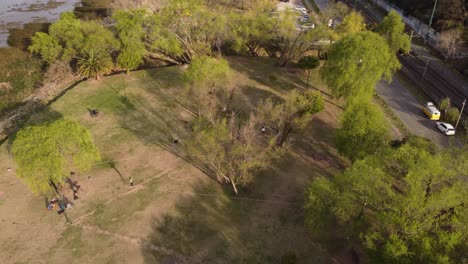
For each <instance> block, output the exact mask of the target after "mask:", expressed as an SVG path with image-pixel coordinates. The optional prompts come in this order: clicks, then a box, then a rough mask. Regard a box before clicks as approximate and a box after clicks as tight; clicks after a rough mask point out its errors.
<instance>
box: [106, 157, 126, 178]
mask: <svg viewBox="0 0 468 264" xmlns="http://www.w3.org/2000/svg"><path fill="white" fill-rule="evenodd" d="M109 165H110V167H111V168H112V169H113V170H114V171H115V172H116V173H117V175H119V178H120V180H121V181H122V182H124V181H125V177H124V176H123V174H122V172H120V170H119V169H117V166H116V164H115V162H114V161H111V162H109Z"/></svg>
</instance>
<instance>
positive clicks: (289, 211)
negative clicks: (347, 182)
mask: <svg viewBox="0 0 468 264" xmlns="http://www.w3.org/2000/svg"><path fill="white" fill-rule="evenodd" d="M277 187H278V186H276V188H277ZM244 198H248V199H244ZM257 198H258V199H259V200H258V201H257V200H255V199H257ZM271 202H272V203H271V204H267V203H268V202H265V201H263V200H262V195H261V194H258V193H250V194H249V196H248V197H247V196H246V195H244V194H241V195H240V196H239V197H232V192H231V191H230V190H227V189H224V190H219V189H218V188H213V187H212V186H209V185H204V184H201V185H198V186H195V188H194V189H193V190H192V191H190V193H187V194H185V195H184V196H183V198H179V199H178V202H177V203H176V204H175V206H174V208H173V210H170V212H169V213H166V214H164V215H162V216H159V217H155V218H153V220H152V231H151V233H150V234H148V236H147V238H146V241H145V242H146V243H144V246H143V247H142V254H143V256H144V260H145V263H220V264H221V263H234V264H235V263H279V261H280V258H281V255H282V254H284V253H285V252H286V251H294V252H295V253H296V254H297V255H298V256H299V257H302V258H303V259H307V257H309V256H310V255H311V254H310V253H311V252H315V250H316V246H317V245H315V244H314V243H313V241H312V239H311V238H310V237H309V236H308V234H306V233H304V230H302V229H301V228H298V226H303V223H304V215H303V210H302V204H301V203H299V202H298V200H294V199H293V200H285V201H277V202H278V203H274V201H271ZM281 202H285V203H286V204H285V203H281ZM264 207H266V208H270V207H271V208H273V209H271V210H270V209H268V210H265V211H264V212H263V208H264ZM278 207H281V208H282V209H281V210H279V211H278V212H276V211H275V209H274V208H278ZM259 208H261V209H259ZM257 209H258V210H262V212H259V211H258V210H257ZM298 236H300V238H298ZM306 256H307V257H306ZM309 260H310V259H309ZM298 263H301V262H298Z"/></svg>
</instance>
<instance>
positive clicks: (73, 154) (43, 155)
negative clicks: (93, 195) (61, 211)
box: [12, 119, 99, 195]
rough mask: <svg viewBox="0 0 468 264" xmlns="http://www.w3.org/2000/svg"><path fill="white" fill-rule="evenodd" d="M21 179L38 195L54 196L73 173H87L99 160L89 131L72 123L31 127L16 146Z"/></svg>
mask: <svg viewBox="0 0 468 264" xmlns="http://www.w3.org/2000/svg"><path fill="white" fill-rule="evenodd" d="M12 153H13V158H14V161H15V163H16V165H17V171H16V172H17V176H18V177H19V178H20V179H21V180H22V181H23V182H24V183H25V184H26V185H27V186H28V187H29V188H30V189H31V190H32V191H33V192H34V193H37V194H44V195H46V194H50V193H51V192H52V191H53V187H52V183H53V184H55V185H59V184H62V183H63V182H64V180H65V179H66V178H67V177H68V176H69V175H70V171H75V172H77V173H85V172H87V171H89V170H90V169H91V167H92V166H93V164H94V163H95V162H96V161H97V160H99V153H98V150H97V149H96V147H95V146H94V143H93V140H92V138H91V135H90V133H89V132H88V130H87V129H86V128H85V127H83V126H81V125H80V124H78V123H76V122H74V121H69V120H63V119H61V120H57V121H54V122H51V123H46V124H41V125H36V126H30V127H26V128H23V129H22V130H20V131H19V132H18V133H17V135H16V138H15V140H14V142H13V148H12Z"/></svg>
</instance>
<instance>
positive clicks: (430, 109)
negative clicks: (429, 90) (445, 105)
mask: <svg viewBox="0 0 468 264" xmlns="http://www.w3.org/2000/svg"><path fill="white" fill-rule="evenodd" d="M423 112H424V114H426V116H427V117H429V119H431V120H439V119H440V111H439V110H438V109H437V108H436V107H435V105H434V104H433V103H432V102H427V103H426V104H425V105H424V107H423Z"/></svg>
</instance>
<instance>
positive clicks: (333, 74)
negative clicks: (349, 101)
mask: <svg viewBox="0 0 468 264" xmlns="http://www.w3.org/2000/svg"><path fill="white" fill-rule="evenodd" d="M400 66H401V65H400V63H399V62H398V59H397V58H396V55H395V54H394V53H393V52H391V50H390V49H389V47H388V45H387V43H386V41H385V39H384V38H383V37H381V36H379V35H378V34H376V33H373V32H370V31H365V32H358V33H354V34H350V35H347V36H345V37H344V38H342V39H340V40H339V41H338V42H336V43H334V44H333V45H332V46H331V47H330V50H329V52H328V60H327V61H326V62H325V64H324V65H323V67H322V69H321V76H322V79H323V80H324V81H325V83H326V84H327V85H328V87H329V88H330V89H331V92H332V94H333V96H335V97H341V96H344V97H349V96H353V95H360V96H368V97H371V96H372V94H373V91H374V86H375V84H376V83H377V82H378V81H379V80H380V79H381V78H382V77H383V78H385V79H386V80H387V81H390V80H391V77H392V74H393V73H394V72H395V71H396V70H398V69H399V68H400Z"/></svg>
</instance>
